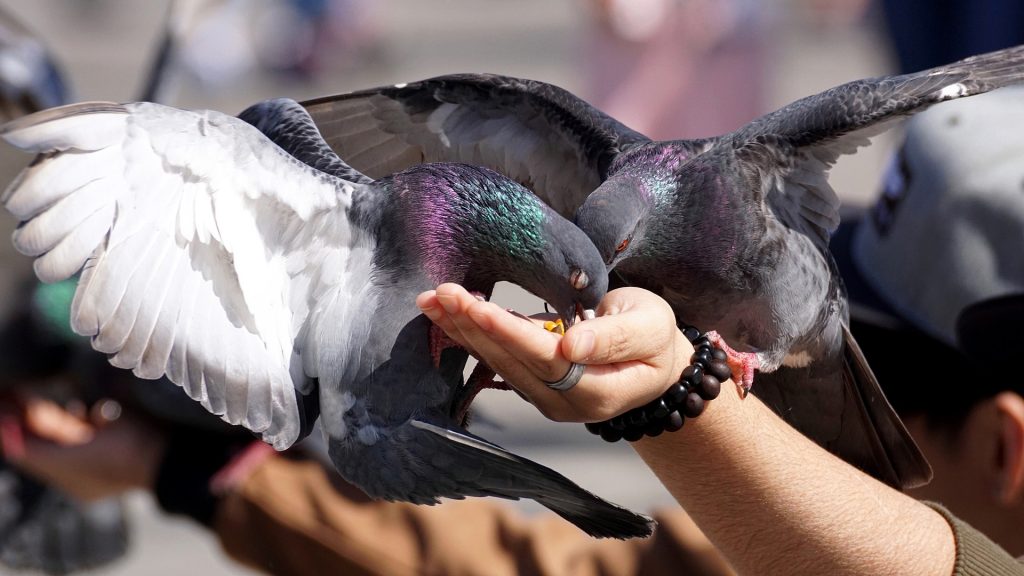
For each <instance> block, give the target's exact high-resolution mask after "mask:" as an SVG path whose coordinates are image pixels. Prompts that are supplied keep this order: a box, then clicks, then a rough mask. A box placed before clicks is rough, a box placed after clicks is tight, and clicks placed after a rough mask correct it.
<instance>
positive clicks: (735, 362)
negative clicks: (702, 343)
mask: <svg viewBox="0 0 1024 576" xmlns="http://www.w3.org/2000/svg"><path fill="white" fill-rule="evenodd" d="M707 337H708V340H710V341H711V343H712V344H714V345H715V346H718V347H719V348H721V349H722V351H723V352H725V355H726V356H727V358H726V360H725V362H726V363H727V364H728V365H729V369H730V370H731V371H732V380H733V382H735V383H736V385H737V386H739V388H740V395H741V396H743V397H744V398H745V397H746V396H747V392H749V391H750V387H751V386H753V385H754V370H756V369H758V368H760V367H761V360H760V359H758V357H757V354H756V353H754V352H739V351H737V350H733V349H732V348H731V347H730V346H729V345H728V344H726V343H725V339H724V338H722V336H721V334H719V333H718V332H715V331H711V332H708V333H707Z"/></svg>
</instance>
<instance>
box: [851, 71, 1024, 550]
mask: <svg viewBox="0 0 1024 576" xmlns="http://www.w3.org/2000/svg"><path fill="white" fill-rule="evenodd" d="M832 245H833V253H834V255H835V256H836V260H837V262H838V263H839V268H840V270H841V271H842V273H843V276H844V279H845V281H846V284H847V288H848V291H849V293H850V309H851V324H852V331H853V334H854V336H855V337H856V338H857V341H858V342H859V343H860V345H861V347H862V348H863V350H864V353H865V355H866V356H867V358H868V361H869V363H870V364H871V366H872V368H873V370H874V371H875V374H876V375H877V376H878V379H879V382H880V383H881V385H882V387H883V389H884V390H885V392H886V394H887V395H888V397H889V400H890V401H891V402H892V404H893V406H894V407H895V408H896V410H897V412H898V413H899V414H900V415H901V416H902V417H903V419H904V421H905V422H906V424H907V427H908V429H909V430H910V432H911V434H912V435H913V436H914V437H915V439H916V440H917V441H918V443H919V445H920V447H921V449H922V450H923V451H924V453H925V455H926V456H927V457H928V459H929V461H930V462H931V464H932V466H933V468H934V469H935V480H933V482H932V483H931V484H930V485H928V486H926V487H924V488H922V489H920V490H919V491H917V492H916V493H915V495H917V496H919V497H922V498H927V499H932V500H938V501H940V502H942V503H943V504H945V505H947V506H948V507H949V508H950V509H951V510H952V511H953V512H954V513H955V514H957V515H959V516H961V517H962V518H964V519H965V520H967V521H968V522H970V523H972V524H974V525H975V526H976V527H978V528H979V529H981V530H982V531H984V532H986V533H988V534H989V535H990V536H991V537H993V538H995V539H997V541H999V542H1000V544H1002V545H1003V546H1004V547H1006V548H1007V549H1008V550H1010V552H1011V553H1014V554H1021V553H1024V374H1022V373H1019V372H1018V371H1017V369H1016V363H1017V359H1018V357H1021V358H1024V350H1020V351H1018V350H1019V349H1021V348H1024V336H1022V334H1024V332H1021V331H1019V330H1018V326H1020V325H1021V324H1022V323H1024V90H1022V89H1006V90H1001V91H997V92H993V93H991V94H987V95H983V96H978V97H974V98H967V99H964V100H960V101H956V102H951V103H947V104H943V105H941V106H937V107H936V108H934V109H932V110H929V111H928V112H926V113H924V114H921V115H919V116H917V117H915V118H914V119H912V120H911V121H910V122H909V123H908V126H907V135H906V140H905V142H904V144H903V146H902V147H901V149H900V150H899V152H898V154H897V155H896V157H895V158H894V161H893V163H892V164H891V166H890V168H889V170H888V171H887V174H886V178H885V180H884V182H883V191H882V194H881V197H880V198H879V200H878V201H877V204H876V205H875V207H874V208H873V209H872V210H870V211H868V212H867V213H866V214H864V215H863V216H862V217H861V218H859V219H858V220H857V221H854V222H848V223H844V225H843V226H842V227H841V228H840V230H839V231H838V232H837V234H836V235H835V236H834V237H833V242H832Z"/></svg>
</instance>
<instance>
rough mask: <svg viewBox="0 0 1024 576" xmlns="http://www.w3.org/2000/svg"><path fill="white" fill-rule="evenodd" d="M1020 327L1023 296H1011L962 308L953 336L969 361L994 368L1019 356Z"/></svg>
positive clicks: (1022, 313) (1022, 316)
mask: <svg viewBox="0 0 1024 576" xmlns="http://www.w3.org/2000/svg"><path fill="white" fill-rule="evenodd" d="M1021 326H1024V294H1012V295H1009V296H1000V297H998V298H991V299H989V300H983V301H981V302H978V303H977V304H972V305H971V306H968V307H967V308H964V310H963V311H962V312H961V313H960V316H959V317H958V318H957V322H956V336H957V340H958V342H959V345H960V348H961V350H963V351H964V353H965V354H967V356H968V357H969V358H971V360H973V361H974V362H983V363H985V364H986V365H988V366H992V367H995V368H997V367H998V366H1002V365H1004V364H1006V361H1007V359H1008V358H1010V359H1013V358H1016V357H1017V356H1019V355H1020V333H1021ZM993 372H998V368H997V369H996V370H993Z"/></svg>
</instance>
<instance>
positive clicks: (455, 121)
mask: <svg viewBox="0 0 1024 576" xmlns="http://www.w3.org/2000/svg"><path fill="white" fill-rule="evenodd" d="M303 105H304V106H305V107H306V109H307V110H308V111H309V113H310V115H311V116H312V117H313V120H314V121H315V122H316V124H317V127H319V129H320V132H321V133H322V134H323V135H324V139H325V140H326V141H327V143H328V144H330V146H331V147H332V148H333V149H334V150H335V151H336V152H337V153H338V155H339V156H341V157H342V158H344V159H345V160H346V161H347V162H349V163H351V164H352V165H353V166H354V167H355V168H356V169H357V170H360V171H362V172H363V173H365V174H366V175H368V176H370V177H372V178H380V177H382V176H384V175H387V174H390V173H392V172H397V171H400V170H403V169H405V168H408V167H409V166H412V165H414V164H419V163H421V162H440V161H451V162H465V163H467V164H477V165H481V166H486V167H488V168H491V169H492V170H496V171H498V172H501V173H503V174H505V175H507V176H508V177H510V178H512V179H514V180H517V181H518V182H520V183H521V184H523V185H524V186H526V187H528V188H530V189H531V190H533V191H534V192H535V193H536V194H537V195H538V196H540V197H541V199H543V200H544V201H545V202H547V203H548V205H549V206H551V207H552V208H553V209H555V210H556V211H558V212H559V213H560V214H561V215H562V216H565V217H567V218H570V219H571V218H572V217H573V215H574V214H575V212H576V208H578V207H579V205H580V204H582V203H583V200H584V199H585V198H586V197H587V195H588V194H590V192H591V191H592V190H593V189H594V188H597V186H598V185H599V184H600V183H601V182H602V181H603V180H604V178H605V175H606V171H607V169H608V166H609V165H610V164H611V161H612V160H613V159H614V158H615V156H616V155H617V154H618V153H619V152H620V151H621V150H623V149H626V148H628V147H629V146H631V145H633V144H637V143H642V142H648V141H649V140H648V138H647V137H645V136H644V135H642V134H640V133H638V132H635V131H633V130H631V129H629V128H627V127H626V126H624V125H623V124H621V123H619V122H618V121H616V120H615V119H613V118H611V117H609V116H607V115H606V114H604V113H603V112H601V111H600V110H597V109H596V108H594V107H592V106H590V105H589V104H587V103H586V102H584V101H583V100H580V99H579V98H577V97H576V96H573V95H572V94H570V93H569V92H567V91H565V90H563V89H561V88H558V87H557V86H552V85H550V84H545V83H543V82H537V81H533V80H521V79H518V78H510V77H507V76H498V75H491V74H456V75H450V76H439V77H437V78H431V79H429V80H423V81H420V82H413V83H411V84H398V85H395V86H384V87H380V88H373V89H370V90H364V91H360V92H354V93H351V94H343V95H340V96H330V97H326V98H320V99H318V100H312V101H309V102H304V103H303Z"/></svg>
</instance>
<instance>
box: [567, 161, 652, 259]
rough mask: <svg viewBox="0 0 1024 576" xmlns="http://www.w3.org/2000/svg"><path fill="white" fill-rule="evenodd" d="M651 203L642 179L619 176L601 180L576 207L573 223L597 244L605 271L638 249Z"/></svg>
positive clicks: (635, 252) (641, 244)
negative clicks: (577, 207)
mask: <svg viewBox="0 0 1024 576" xmlns="http://www.w3.org/2000/svg"><path fill="white" fill-rule="evenodd" d="M653 205H654V201H653V199H652V197H651V195H650V193H649V192H648V191H647V187H646V186H644V185H643V182H642V181H641V180H640V179H637V178H634V177H632V176H628V175H623V176H617V177H613V178H610V179H608V180H607V181H605V182H604V184H602V185H601V186H600V187H598V188H597V190H594V191H593V192H592V193H591V194H590V196H588V197H587V200H586V202H584V203H583V205H582V206H580V208H579V210H578V211H577V212H576V225H577V226H579V227H580V229H581V230H583V232H584V233H585V234H586V235H587V236H588V237H589V238H590V240H591V241H592V242H593V243H594V245H595V246H596V247H597V250H598V252H599V253H600V255H601V259H602V261H603V262H604V263H605V265H606V266H607V270H608V272H611V271H612V269H613V268H615V266H616V265H617V264H618V263H619V262H621V261H622V260H624V259H626V258H629V257H631V256H633V255H635V254H637V253H638V252H639V251H640V250H641V248H642V246H643V243H644V231H645V228H646V223H647V216H648V214H650V212H651V209H652V208H653Z"/></svg>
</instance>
